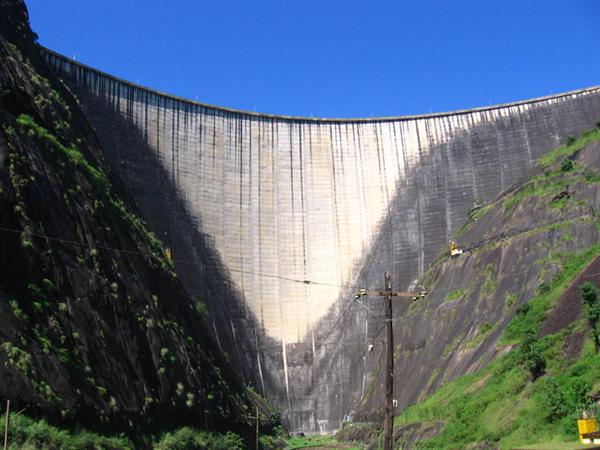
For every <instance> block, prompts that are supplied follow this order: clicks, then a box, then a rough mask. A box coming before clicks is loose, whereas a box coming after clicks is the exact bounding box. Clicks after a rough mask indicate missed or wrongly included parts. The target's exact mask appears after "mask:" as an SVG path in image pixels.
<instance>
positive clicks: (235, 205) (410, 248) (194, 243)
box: [46, 50, 600, 431]
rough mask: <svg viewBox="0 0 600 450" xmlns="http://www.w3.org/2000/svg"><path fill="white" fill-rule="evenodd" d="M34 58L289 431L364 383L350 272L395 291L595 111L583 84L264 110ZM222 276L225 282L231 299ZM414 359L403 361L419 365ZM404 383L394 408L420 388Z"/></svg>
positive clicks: (419, 344) (351, 407)
mask: <svg viewBox="0 0 600 450" xmlns="http://www.w3.org/2000/svg"><path fill="white" fill-rule="evenodd" d="M46 58H47V60H48V62H49V64H50V65H51V66H52V67H53V68H54V70H55V71H56V73H57V74H58V75H59V76H60V77H61V78H63V79H64V80H65V82H66V83H67V84H68V85H69V86H70V87H71V88H72V89H73V90H74V91H75V92H76V93H77V95H78V96H79V98H80V100H81V103H82V105H83V107H84V109H85V110H86V112H87V114H88V117H89V118H90V120H91V121H92V123H93V124H94V126H95V127H96V130H97V132H98V135H99V138H100V141H101V143H102V146H103V149H104V150H105V152H106V154H107V156H108V159H109V160H110V161H111V163H112V164H113V166H114V167H115V168H116V169H117V170H118V171H119V173H120V174H121V175H122V177H123V179H124V180H125V183H126V184H127V186H128V187H129V188H130V189H131V190H132V191H133V193H134V196H135V198H136V200H137V202H138V203H139V205H140V208H141V210H142V213H143V215H144V217H145V218H146V219H147V220H148V222H149V223H150V224H151V226H152V228H153V229H155V230H156V231H157V232H158V234H159V235H160V236H161V237H162V238H164V239H165V240H166V241H167V242H168V243H169V245H170V246H171V247H172V248H173V249H174V255H175V260H176V266H177V270H178V272H179V273H181V274H182V279H183V281H184V284H185V285H186V287H187V288H188V289H189V291H190V292H191V293H193V294H194V295H200V296H201V297H202V298H204V299H205V300H206V301H207V302H208V303H209V304H210V310H211V317H212V318H213V331H214V333H215V335H216V337H217V338H218V339H219V342H220V343H221V344H222V345H223V347H224V348H225V347H226V348H227V349H228V350H227V351H228V352H229V353H231V354H232V355H233V357H235V353H236V351H237V352H238V353H241V354H240V355H239V357H240V360H243V359H244V358H246V359H247V362H246V364H245V367H247V372H246V374H245V376H246V378H247V379H248V381H250V382H252V381H253V376H252V374H253V373H254V374H258V375H259V376H258V377H257V379H256V380H255V381H254V382H256V383H257V384H258V386H259V388H260V389H263V390H264V392H265V393H266V394H267V395H268V396H269V397H271V398H273V399H274V400H275V401H276V402H277V404H278V405H279V406H280V408H282V410H283V411H284V415H285V416H286V418H287V423H288V425H289V426H290V428H291V429H292V430H304V431H309V430H312V431H328V430H332V429H336V428H338V427H339V426H340V423H341V421H342V419H343V418H344V416H345V415H346V414H352V413H353V412H355V411H356V408H357V406H358V404H359V402H360V399H361V398H362V397H363V396H364V395H366V394H367V387H368V386H369V384H370V382H371V380H372V378H373V376H372V375H369V371H368V370H367V369H368V367H370V364H371V363H370V362H369V359H371V358H373V353H369V352H368V344H369V343H370V342H371V341H372V339H373V336H374V335H375V334H376V332H377V331H378V330H379V328H380V318H378V317H374V315H375V316H376V315H377V314H372V313H371V311H373V310H375V311H379V304H378V303H377V301H376V300H375V301H373V302H371V303H370V306H368V308H369V309H370V310H371V311H367V309H366V308H364V307H362V306H361V305H360V304H358V303H352V304H351V301H350V300H351V298H352V290H353V288H352V287H349V286H348V285H358V286H360V287H370V288H372V287H381V285H382V283H383V272H384V270H390V271H392V275H393V278H394V287H396V288H406V287H407V286H408V285H409V284H410V283H411V281H412V280H415V279H417V278H418V277H420V276H421V275H423V273H424V272H425V269H426V268H427V267H428V265H429V264H430V263H431V262H433V260H434V259H435V257H436V256H437V255H438V253H439V251H440V250H441V249H443V248H444V247H445V246H446V245H447V243H448V241H449V239H450V237H451V236H452V235H453V234H454V233H455V232H456V231H457V229H458V228H459V227H460V226H461V225H462V224H463V223H464V221H465V219H466V215H467V212H468V211H469V209H471V208H472V207H473V204H474V202H478V201H481V200H490V199H491V198H493V197H494V196H495V195H497V194H498V193H499V192H501V191H503V190H505V189H507V188H509V187H510V186H511V185H513V184H514V183H517V182H519V181H523V180H524V178H525V176H526V174H527V173H528V171H529V170H530V169H531V167H532V166H533V164H534V162H535V160H536V159H537V158H538V157H539V156H540V155H541V154H542V153H544V152H545V151H547V150H549V149H551V148H553V147H555V146H558V145H559V144H561V143H563V142H564V141H565V140H566V138H567V136H569V135H575V134H578V133H579V132H581V131H582V130H584V129H587V128H590V127H591V126H592V125H593V124H594V123H595V121H596V120H597V118H598V116H599V115H600V89H598V88H591V89H587V90H582V91H578V92H573V93H567V94H562V95H557V96H553V97H548V98H544V99H536V100H531V101H525V102H521V103H516V104H511V105H505V106H498V107H490V108H482V109H478V110H470V111H461V112H455V113H447V114H437V115H429V116H418V117H400V118H383V119H356V120H343V119H340V120H336V119H308V118H290V117H280V116H269V115H264V114H253V113H247V112H239V111H233V110H228V109H224V108H218V107H212V106H207V105H202V104H198V103H195V102H191V101H188V100H184V99H179V98H175V97H170V96H167V95H163V94H160V93H157V92H154V91H151V90H149V89H145V88H142V87H139V86H135V85H133V84H131V83H128V82H126V81H123V80H118V79H115V78H114V77H111V76H110V75H107V74H104V73H101V72H99V71H97V70H95V69H92V68H90V67H86V66H83V65H81V64H79V63H77V62H74V61H71V60H69V59H67V58H65V57H63V56H61V55H57V54H55V53H53V52H51V51H49V50H48V51H46ZM207 250H212V251H213V253H212V257H211V258H207V257H206V255H207ZM521 262H522V261H519V263H521ZM511 263H517V261H511ZM215 277H216V278H215ZM215 279H217V280H219V283H215V281H214V280H215ZM303 280H312V281H316V282H317V283H312V284H306V283H303V282H302V281H303ZM223 286H225V287H227V288H228V289H231V292H235V293H237V304H236V305H235V306H234V305H232V304H231V303H227V301H226V300H224V299H223V295H222V289H221V288H222V287H223ZM223 305H226V307H225V308H223ZM348 305H350V306H349V307H348V308H347V306H348ZM444 310H445V309H444V308H442V309H441V311H440V314H442V313H443V311H444ZM461 313H462V314H465V315H466V317H472V315H473V311H472V310H471V309H468V308H467V309H465V310H464V311H461ZM457 314H458V312H457ZM411 320H412V321H411V324H414V323H415V322H414V318H413V319H411ZM490 320H491V319H490ZM467 322H468V320H467V319H465V323H467ZM440 326H441V325H440ZM443 326H449V325H448V324H447V323H446V324H445V325H443ZM457 326H458V325H457ZM413 328H415V327H413ZM417 328H419V329H416V328H415V329H411V330H412V331H408V330H407V331H406V333H409V334H411V335H412V336H411V338H410V341H406V342H405V344H406V345H405V347H406V348H408V347H410V346H412V347H411V348H413V347H414V350H417V349H419V348H423V347H424V346H425V336H424V335H423V334H422V333H423V332H424V330H426V329H428V328H429V325H425V326H420V325H419V327H417ZM469 330H471V328H468V329H467V328H461V329H460V330H459V329H457V330H446V329H444V328H441V329H440V331H439V332H440V333H441V334H443V333H446V332H447V333H450V335H455V334H457V335H460V334H464V333H469V332H470V331H469ZM471 331H472V330H471ZM419 336H420V337H419ZM443 341H444V342H446V339H445V338H444V339H443ZM440 342H441V341H440ZM439 345H440V346H441V348H443V347H444V345H446V344H445V343H444V344H442V343H440V344H439ZM252 347H255V348H252ZM240 348H242V349H243V350H242V352H239V351H238V350H239V349H240ZM494 351H495V350H494V349H493V348H492V347H489V348H488V347H486V346H482V347H481V348H478V349H477V352H478V353H477V355H479V356H483V355H484V354H485V355H489V354H490V353H493V352H494ZM429 358H430V356H427V355H425V354H423V356H422V360H420V361H419V364H418V367H417V366H415V365H411V368H408V367H407V368H406V370H407V371H411V370H412V371H415V373H416V372H418V371H419V370H421V371H422V370H423V369H422V367H424V366H425V365H426V364H428V362H429ZM476 359H477V358H476V357H474V359H472V360H470V361H471V362H469V363H465V362H461V363H453V364H454V365H453V366H452V367H453V369H452V370H451V373H452V374H454V375H457V374H459V373H462V372H464V371H465V370H470V369H472V368H473V366H474V365H476V364H477V363H476V362H475V361H476ZM407 364H409V363H408V362H407ZM411 364H412V363H411ZM434 366H435V365H434ZM434 366H432V367H434ZM449 373H450V372H449ZM415 376H417V375H415ZM411 389H413V390H414V391H412V392H411V394H410V395H408V396H407V397H406V398H405V399H404V400H403V402H402V404H403V405H404V404H406V402H409V401H413V400H414V399H416V398H417V397H418V395H419V394H420V393H421V392H422V389H423V385H422V384H419V383H417V384H415V385H414V387H411Z"/></svg>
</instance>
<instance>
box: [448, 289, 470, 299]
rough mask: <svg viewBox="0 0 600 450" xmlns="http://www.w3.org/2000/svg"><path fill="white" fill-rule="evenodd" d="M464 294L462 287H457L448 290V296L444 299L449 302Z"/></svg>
mask: <svg viewBox="0 0 600 450" xmlns="http://www.w3.org/2000/svg"><path fill="white" fill-rule="evenodd" d="M464 295H465V290H464V289H463V288H459V289H456V290H454V291H452V292H450V294H448V297H446V301H447V302H451V301H454V300H458V299H459V298H462V297H464Z"/></svg>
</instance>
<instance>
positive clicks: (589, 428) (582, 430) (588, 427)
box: [577, 418, 598, 444]
mask: <svg viewBox="0 0 600 450" xmlns="http://www.w3.org/2000/svg"><path fill="white" fill-rule="evenodd" d="M577 428H579V442H581V443H582V444H591V443H592V439H589V438H584V437H583V435H584V434H587V433H593V432H595V431H598V422H596V419H595V418H594V419H579V420H578V421H577Z"/></svg>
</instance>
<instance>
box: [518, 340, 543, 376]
mask: <svg viewBox="0 0 600 450" xmlns="http://www.w3.org/2000/svg"><path fill="white" fill-rule="evenodd" d="M520 359H521V363H522V364H523V367H525V369H527V370H528V371H529V373H530V374H531V380H532V381H535V380H536V379H537V378H539V377H540V376H542V375H543V374H544V372H545V370H546V361H545V360H544V358H543V357H542V345H541V344H540V341H539V339H538V337H537V333H536V332H535V331H533V330H528V331H526V332H525V336H524V337H523V341H522V342H521V349H520Z"/></svg>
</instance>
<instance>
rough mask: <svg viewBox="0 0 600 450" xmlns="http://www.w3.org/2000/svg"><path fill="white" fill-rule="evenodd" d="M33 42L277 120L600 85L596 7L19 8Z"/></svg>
mask: <svg viewBox="0 0 600 450" xmlns="http://www.w3.org/2000/svg"><path fill="white" fill-rule="evenodd" d="M26 2H27V5H28V7H29V11H30V16H31V22H32V26H33V29H34V31H36V32H37V33H38V34H39V36H40V42H41V43H42V44H43V45H46V46H48V47H50V48H52V49H54V50H56V51H58V52H61V53H64V54H65V55H67V56H71V57H73V56H75V57H76V59H77V60H79V61H82V62H84V63H86V64H89V65H92V66H94V67H96V68H99V69H101V70H104V71H107V72H109V73H112V74H114V75H117V76H119V77H122V78H126V79H128V80H131V81H133V82H136V81H138V82H139V83H140V84H143V85H146V86H149V87H152V88H155V89H158V90H161V91H165V92H168V93H172V94H176V95H179V96H182V97H187V98H190V99H197V100H199V101H201V102H205V103H212V104H217V105H222V106H227V107H232V108H237V109H245V110H250V111H254V110H256V111H260V112H267V113H275V114H289V115H302V116H311V115H313V116H315V117H316V116H322V117H369V116H371V115H372V116H389V115H405V114H419V113H428V112H437V111H448V110H454V109H461V108H471V107H476V106H484V105H488V104H490V103H491V104H495V103H503V102H509V101H515V100H521V99H526V98H530V97H536V96H542V95H549V94H550V93H557V92H561V91H565V90H571V89H578V88H583V87H588V86H592V85H598V84H600V25H599V24H600V1H598V0H565V1H552V0H546V1H527V0H503V1H488V0H478V1H474V0H468V1H467V0H463V1H459V0H454V1H452V0H444V1H441V0H440V1H431V0H427V1H417V0H414V1H413V0H411V1H401V0H397V1H393V2H382V1H366V0H365V1H351V0H350V1H348V0H345V1H341V0H340V1H332V0H330V1H325V0H322V1H309V0H302V1H296V0H277V1H261V0H253V1H235V2H233V1H223V0H213V1H200V0H52V1H49V0H26Z"/></svg>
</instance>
